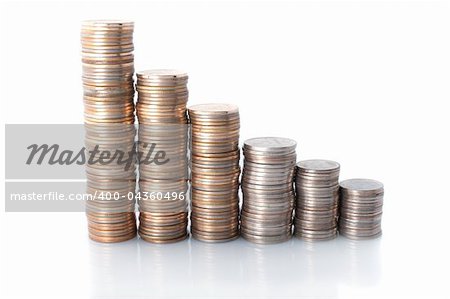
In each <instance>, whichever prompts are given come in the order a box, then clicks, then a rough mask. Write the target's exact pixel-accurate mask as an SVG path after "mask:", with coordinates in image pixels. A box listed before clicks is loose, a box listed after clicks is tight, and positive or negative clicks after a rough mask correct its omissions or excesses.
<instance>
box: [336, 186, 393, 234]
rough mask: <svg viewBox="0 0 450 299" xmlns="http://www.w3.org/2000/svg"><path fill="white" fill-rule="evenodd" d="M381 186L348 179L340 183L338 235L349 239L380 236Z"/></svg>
mask: <svg viewBox="0 0 450 299" xmlns="http://www.w3.org/2000/svg"><path fill="white" fill-rule="evenodd" d="M383 196H384V187H383V184H382V183H380V182H378V181H375V180H370V179H350V180H346V181H343V182H341V183H340V202H341V207H340V215H339V233H340V234H342V235H343V236H345V237H347V238H350V239H369V238H375V237H378V236H380V235H381V215H382V210H383Z"/></svg>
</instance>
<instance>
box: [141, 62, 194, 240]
mask: <svg viewBox="0 0 450 299" xmlns="http://www.w3.org/2000/svg"><path fill="white" fill-rule="evenodd" d="M187 81H188V76H187V74H186V73H185V72H182V71H177V70H166V69H159V70H148V71H142V72H138V73H137V85H136V89H137V91H138V103H137V106H136V110H137V116H138V119H139V152H142V153H144V155H145V153H146V152H147V151H148V150H149V147H150V146H153V151H154V152H155V153H158V152H161V153H164V155H165V159H166V163H151V164H146V163H140V165H139V175H140V179H139V187H140V192H141V199H140V200H139V210H140V212H141V213H140V225H139V234H140V236H141V238H143V239H144V240H146V241H149V242H154V243H169V242H175V241H179V240H182V239H184V238H186V236H187V224H188V218H187V215H188V211H187V209H188V202H187V194H186V193H187V189H188V180H187V179H188V160H187V142H188V130H187V129H188V126H187V113H186V104H187V100H188V89H187ZM145 194H148V195H149V198H144V197H143V195H145Z"/></svg>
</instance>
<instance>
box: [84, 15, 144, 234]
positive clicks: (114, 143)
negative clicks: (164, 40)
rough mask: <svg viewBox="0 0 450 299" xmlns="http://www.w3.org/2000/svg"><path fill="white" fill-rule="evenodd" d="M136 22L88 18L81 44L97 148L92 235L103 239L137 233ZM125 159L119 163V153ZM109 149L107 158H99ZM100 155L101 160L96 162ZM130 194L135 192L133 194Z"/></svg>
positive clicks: (89, 131)
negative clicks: (104, 160) (135, 159)
mask: <svg viewBox="0 0 450 299" xmlns="http://www.w3.org/2000/svg"><path fill="white" fill-rule="evenodd" d="M133 27H134V25H133V23H132V22H121V21H86V22H83V24H82V29H81V44H82V63H83V90H84V96H83V99H84V107H85V114H84V115H85V116H84V119H85V129H86V149H87V151H89V152H90V151H93V150H97V151H98V152H96V153H95V154H93V155H92V156H91V157H92V159H93V160H92V161H94V162H92V161H91V162H90V163H87V166H86V172H87V186H88V190H87V191H88V193H89V194H92V195H94V197H93V200H91V201H89V202H88V203H87V207H86V208H87V211H86V213H87V218H88V224H89V236H90V237H91V239H93V240H96V241H100V242H120V241H125V240H128V239H131V238H133V237H134V236H135V235H136V219H135V214H134V201H133V200H134V199H133V200H129V198H133V197H134V191H135V184H136V178H135V163H134V161H133V160H132V158H133V157H134V155H131V157H130V156H129V154H130V153H132V152H133V150H134V136H135V129H134V126H133V123H134V104H133V97H134V87H133V72H134V66H133V53H132V52H133ZM115 153H118V154H120V153H123V157H124V158H123V159H122V161H125V160H126V159H127V158H128V159H130V162H129V164H128V165H126V162H125V163H123V164H121V163H119V157H120V155H116V156H114V154H115ZM102 154H103V155H104V156H101V155H102ZM107 154H109V155H110V157H114V158H110V159H108V160H109V162H107V163H100V162H99V159H104V158H105V157H106V156H105V155H107ZM95 161H98V162H95ZM130 194H131V195H132V196H130Z"/></svg>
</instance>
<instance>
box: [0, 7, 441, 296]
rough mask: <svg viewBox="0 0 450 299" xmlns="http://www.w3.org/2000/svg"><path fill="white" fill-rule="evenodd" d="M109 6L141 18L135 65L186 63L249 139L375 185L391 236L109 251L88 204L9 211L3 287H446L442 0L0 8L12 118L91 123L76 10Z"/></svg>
mask: <svg viewBox="0 0 450 299" xmlns="http://www.w3.org/2000/svg"><path fill="white" fill-rule="evenodd" d="M102 18H124V19H130V20H134V21H135V28H136V29H135V39H134V40H135V48H136V50H135V56H136V59H135V66H136V69H137V70H143V69H147V68H160V67H165V68H179V69H183V70H186V71H187V72H188V73H189V77H190V78H189V89H190V100H189V101H190V104H195V103H204V102H231V103H236V104H238V105H239V108H240V112H241V122H242V130H241V136H242V137H241V141H243V140H245V139H247V138H250V137H256V136H286V137H290V138H293V139H295V140H297V141H298V156H299V159H308V158H326V159H332V160H336V161H338V162H340V164H341V166H342V170H341V179H347V178H352V177H368V178H374V179H377V180H380V181H382V182H383V183H384V184H385V206H384V216H383V232H384V234H383V236H382V238H380V239H377V240H373V241H367V242H357V243H355V242H350V241H348V240H346V239H344V238H338V239H337V240H334V241H330V242H324V243H319V244H313V245H311V244H307V243H305V242H302V241H299V240H292V241H290V242H287V243H283V244H279V245H273V246H263V247H261V246H254V245H252V244H250V243H247V242H245V241H243V240H237V241H234V242H230V243H226V244H218V245H207V244H203V243H200V242H197V241H194V240H190V241H185V242H181V243H177V244H173V245H166V246H156V245H152V244H148V243H145V242H143V241H141V240H132V241H130V242H126V243H122V244H113V245H102V244H97V243H94V242H91V241H89V239H88V236H87V224H86V220H85V216H84V214H82V213H73V214H70V213H65V214H50V213H49V214H37V213H28V214H27V213H4V212H2V213H1V226H0V227H1V241H0V242H1V261H2V263H1V267H0V269H1V272H2V276H3V277H2V278H1V281H0V286H1V295H2V296H1V297H2V298H5V297H8V298H9V297H11V298H13V297H22V296H23V297H32V298H38V297H43V298H49V297H52V296H55V297H57V298H61V297H69V296H73V297H93V298H96V297H102V298H104V297H105V296H106V297H114V296H116V297H118V298H122V297H124V298H132V297H133V298H134V297H146V296H151V297H156V296H183V297H188V296H192V297H194V298H199V297H203V296H205V297H211V296H224V297H232V296H233V297H240V296H254V297H263V296H267V297H276V298H282V297H294V296H295V297H302V296H313V295H314V296H327V297H341V298H348V297H361V296H364V297H382V296H389V297H400V296H403V297H407V298H411V297H421V298H424V297H427V298H428V297H447V298H448V297H449V296H450V290H449V287H448V282H449V276H450V275H449V273H450V258H449V252H450V246H449V244H448V242H447V241H448V239H449V215H450V195H449V194H450V189H449V182H450V180H449V179H450V172H449V169H450V158H449V156H450V146H449V135H450V134H449V131H450V130H449V129H450V117H449V114H450V108H449V105H448V102H449V101H450V87H449V82H450V71H449V70H450V59H449V55H450V43H449V36H450V8H449V3H448V2H446V1H301V2H266V3H257V2H246V3H242V2H239V3H238V2H231V3H230V2H229V3H222V2H211V1H207V2H206V1H205V2H196V3H188V2H179V3H176V2H170V3H168V2H165V3H151V2H125V1H124V2H120V3H118V2H114V3H109V2H100V3H88V2H85V3H63V2H61V3H49V2H45V3H20V2H17V1H14V3H5V4H3V3H2V5H1V21H0V22H1V24H0V31H1V39H0V45H1V46H0V50H1V55H0V60H1V68H0V69H1V80H0V84H1V93H0V94H1V105H2V107H1V114H2V115H1V117H2V123H82V121H83V105H82V97H81V96H82V89H81V79H80V76H81V63H80V59H81V57H80V41H79V30H80V21H81V20H84V19H102ZM1 133H2V136H1V139H0V140H2V142H3V140H4V136H3V135H4V128H3V127H2V130H1ZM0 155H1V156H3V155H4V148H3V146H2V147H1V153H0ZM1 160H3V158H2V159H1ZM1 163H2V165H3V169H4V161H1ZM1 176H2V178H3V179H4V171H2V172H1ZM3 187H4V186H3V184H1V188H2V190H1V193H0V194H3ZM2 200H3V197H2Z"/></svg>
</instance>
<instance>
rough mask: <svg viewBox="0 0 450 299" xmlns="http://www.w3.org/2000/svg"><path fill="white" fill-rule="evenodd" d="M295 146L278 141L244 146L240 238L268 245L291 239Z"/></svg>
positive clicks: (272, 139)
mask: <svg viewBox="0 0 450 299" xmlns="http://www.w3.org/2000/svg"><path fill="white" fill-rule="evenodd" d="M296 146H297V143H296V142H295V141H294V140H291V139H287V138H279V137H263V138H253V139H249V140H246V141H245V142H244V170H243V172H242V182H241V185H242V193H243V196H244V197H243V206H242V212H241V235H242V236H243V237H244V238H245V239H246V240H248V241H251V242H254V243H260V244H270V243H279V242H283V241H287V240H288V239H290V238H291V235H292V211H293V208H294V200H295V194H294V188H293V179H294V174H295V162H296V153H295V148H296Z"/></svg>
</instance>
